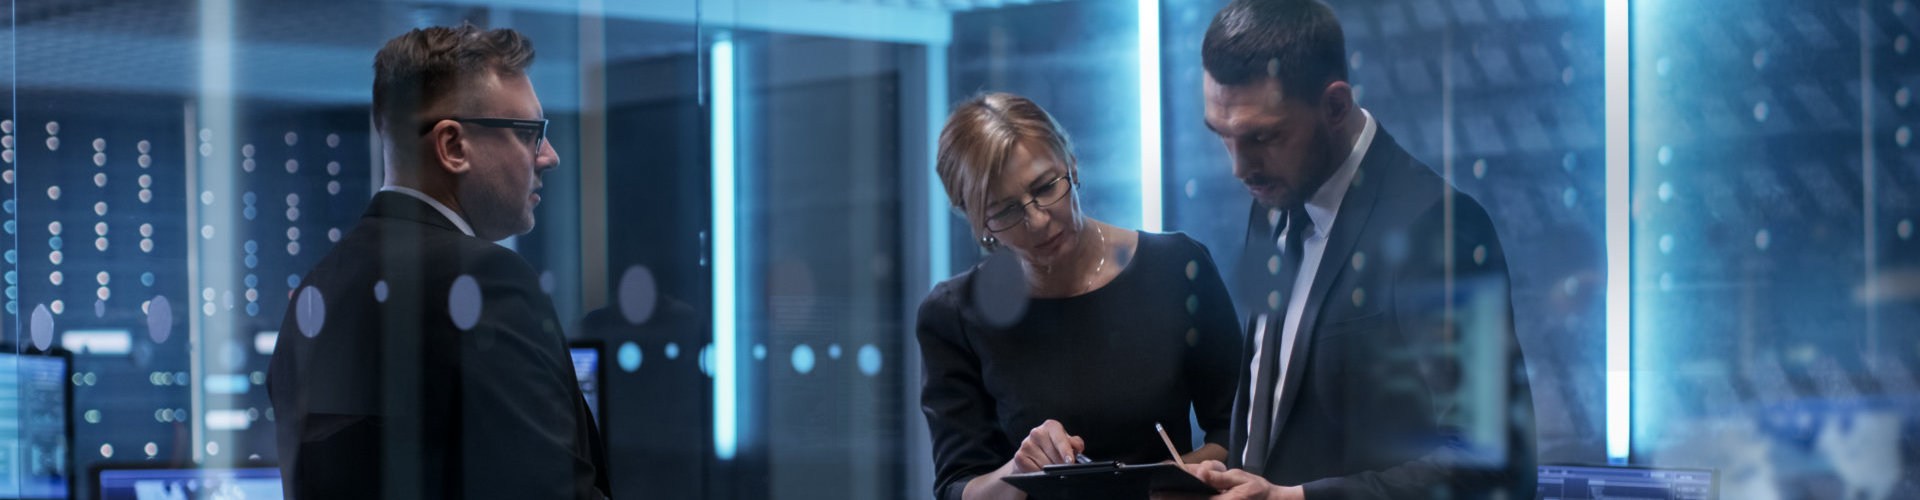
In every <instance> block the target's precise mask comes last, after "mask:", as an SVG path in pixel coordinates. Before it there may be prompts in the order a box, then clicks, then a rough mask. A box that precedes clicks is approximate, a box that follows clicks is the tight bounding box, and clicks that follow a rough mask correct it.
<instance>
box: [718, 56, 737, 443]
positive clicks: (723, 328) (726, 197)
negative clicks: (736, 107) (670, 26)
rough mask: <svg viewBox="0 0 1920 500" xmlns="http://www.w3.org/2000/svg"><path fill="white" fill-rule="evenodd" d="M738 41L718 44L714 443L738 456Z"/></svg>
mask: <svg viewBox="0 0 1920 500" xmlns="http://www.w3.org/2000/svg"><path fill="white" fill-rule="evenodd" d="M733 76H734V75H733V40H732V39H731V38H730V37H728V35H727V34H726V33H720V34H719V35H718V37H717V39H716V40H714V42H713V80H712V82H713V92H712V94H713V108H712V109H713V119H712V126H713V348H714V351H713V352H714V356H713V447H714V454H715V455H718V456H719V457H720V459H721V460H732V459H733V455H734V451H735V450H734V448H735V446H736V445H737V444H738V441H737V439H738V436H739V434H738V431H739V428H738V425H739V415H738V414H737V410H738V408H737V403H738V399H737V398H738V397H739V378H738V377H737V375H738V374H739V373H738V368H737V365H736V361H737V358H738V355H739V353H738V351H739V348H738V346H737V345H736V340H737V338H738V337H737V336H738V333H739V332H738V331H737V329H738V327H739V325H737V324H736V323H735V319H736V318H737V316H736V314H737V311H736V308H737V306H738V302H737V292H738V290H737V289H736V286H737V284H738V281H737V276H736V274H737V272H738V270H739V261H738V256H737V255H736V252H735V250H736V246H735V245H736V243H737V241H736V240H737V239H738V236H739V235H738V234H736V230H737V228H736V227H735V222H736V220H735V216H736V214H734V193H735V192H734V156H733V153H734V128H733V127H734V123H733V119H734V114H733V113H734V111H733V98H734V82H733Z"/></svg>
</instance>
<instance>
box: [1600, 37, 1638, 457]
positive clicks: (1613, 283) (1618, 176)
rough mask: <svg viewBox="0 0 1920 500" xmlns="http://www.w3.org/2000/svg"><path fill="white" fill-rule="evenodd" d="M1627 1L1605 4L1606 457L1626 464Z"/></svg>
mask: <svg viewBox="0 0 1920 500" xmlns="http://www.w3.org/2000/svg"><path fill="white" fill-rule="evenodd" d="M1628 14H1629V12H1628V2H1627V0H1618V1H1610V2H1606V13H1605V23H1606V24H1605V27H1604V28H1603V29H1604V30H1605V32H1606V35H1605V36H1606V42H1605V43H1606V55H1605V58H1606V145H1607V146H1606V148H1607V149H1606V151H1607V152H1606V155H1607V159H1606V168H1607V173H1606V200H1607V203H1606V206H1607V208H1606V210H1607V213H1606V227H1607V461H1608V462H1611V463H1614V464H1625V463H1626V462H1627V457H1628V455H1629V453H1630V452H1631V451H1632V442H1631V439H1632V432H1633V413H1632V409H1633V407H1632V404H1633V398H1632V395H1633V372H1632V369H1633V357H1632V356H1633V324H1632V320H1633V313H1632V309H1630V306H1631V305H1632V303H1633V302H1632V299H1633V294H1632V289H1631V288H1630V287H1631V286H1632V284H1633V278H1632V274H1631V273H1632V271H1633V254H1632V251H1633V245H1632V244H1631V243H1632V236H1633V225H1632V215H1633V214H1632V212H1631V203H1630V202H1631V201H1632V200H1630V199H1629V198H1627V196H1628V195H1629V194H1630V190H1631V187H1632V185H1631V184H1630V181H1631V179H1632V176H1631V175H1630V174H1631V172H1630V171H1629V169H1630V168H1631V167H1632V158H1630V157H1629V156H1628V155H1629V154H1631V153H1632V147H1631V145H1630V143H1629V142H1628V141H1630V140H1632V136H1631V135H1630V132H1631V130H1632V129H1631V125H1632V123H1631V120H1632V118H1633V113H1632V112H1633V108H1632V107H1631V106H1630V100H1629V99H1630V97H1631V96H1632V93H1631V90H1632V89H1631V88H1630V87H1629V86H1630V85H1631V84H1632V82H1633V80H1632V79H1631V78H1629V77H1630V76H1631V73H1630V71H1631V66H1630V63H1631V62H1632V57H1631V53H1630V51H1631V49H1632V43H1631V42H1632V39H1631V38H1630V37H1629V35H1630V30H1629V23H1630V22H1631V21H1632V19H1631V18H1630V17H1629V16H1628Z"/></svg>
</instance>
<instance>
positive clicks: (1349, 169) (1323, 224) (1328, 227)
mask: <svg viewBox="0 0 1920 500" xmlns="http://www.w3.org/2000/svg"><path fill="white" fill-rule="evenodd" d="M1360 116H1361V118H1363V119H1365V120H1366V123H1367V124H1366V126H1365V127H1362V128H1361V129H1360V136H1359V137H1355V138H1354V140H1353V151H1352V152H1351V153H1349V154H1347V161H1345V162H1341V163H1340V169H1338V170H1334V171H1333V176H1332V177H1328V178H1327V182H1326V183H1325V184H1321V185H1320V190H1319V191H1315V192H1314V193H1313V197H1312V198H1309V199H1307V207H1306V208H1307V217H1310V218H1312V219H1313V230H1314V232H1315V233H1318V234H1333V233H1331V232H1330V231H1333V218H1334V216H1336V215H1339V213H1340V202H1341V201H1344V200H1346V197H1347V187H1348V186H1350V185H1352V184H1353V175H1354V173H1355V172H1357V171H1359V170H1360V161H1361V160H1362V159H1364V158H1366V156H1367V148H1368V147H1369V146H1371V145H1373V134H1374V132H1375V131H1376V130H1378V129H1379V126H1378V125H1376V124H1375V123H1374V121H1373V113H1369V112H1367V110H1366V109H1365V108H1362V109H1361V110H1360Z"/></svg>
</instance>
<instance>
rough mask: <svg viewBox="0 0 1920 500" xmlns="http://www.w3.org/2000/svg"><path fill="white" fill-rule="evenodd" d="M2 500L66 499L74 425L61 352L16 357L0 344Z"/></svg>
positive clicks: (67, 360) (67, 359) (69, 372)
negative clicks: (70, 415) (4, 499)
mask: <svg viewBox="0 0 1920 500" xmlns="http://www.w3.org/2000/svg"><path fill="white" fill-rule="evenodd" d="M0 351H3V352H0V460H4V461H5V462H6V463H5V464H0V498H21V499H52V498H67V497H68V493H69V482H70V480H71V475H72V474H71V472H70V471H71V470H72V469H73V451H72V447H73V441H72V436H73V423H72V421H71V420H70V419H68V418H67V416H68V415H69V414H70V411H69V408H70V407H69V406H68V405H69V403H68V402H69V401H71V400H72V398H73V392H72V391H73V384H71V383H68V382H67V379H68V378H69V377H71V375H72V373H73V372H72V370H71V369H70V368H69V367H70V366H71V358H70V357H69V356H68V355H67V353H66V352H65V351H56V352H53V353H44V354H29V353H17V352H15V351H14V350H13V348H12V347H10V346H0Z"/></svg>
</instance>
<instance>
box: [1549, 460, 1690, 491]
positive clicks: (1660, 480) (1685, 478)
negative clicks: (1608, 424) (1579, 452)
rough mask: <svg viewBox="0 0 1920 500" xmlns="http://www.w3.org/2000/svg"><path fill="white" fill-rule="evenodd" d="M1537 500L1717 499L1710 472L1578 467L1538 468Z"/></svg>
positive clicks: (1556, 466) (1550, 466) (1553, 466)
mask: <svg viewBox="0 0 1920 500" xmlns="http://www.w3.org/2000/svg"><path fill="white" fill-rule="evenodd" d="M1538 491H1539V494H1538V495H1536V497H1537V498H1539V499H1541V500H1560V499H1665V500H1717V498H1718V497H1719V492H1718V485H1717V484H1716V483H1715V478H1714V474H1713V471H1711V470H1705V469H1649V468H1641V467H1598V466H1579V465H1542V466H1540V486H1539V490H1538Z"/></svg>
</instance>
